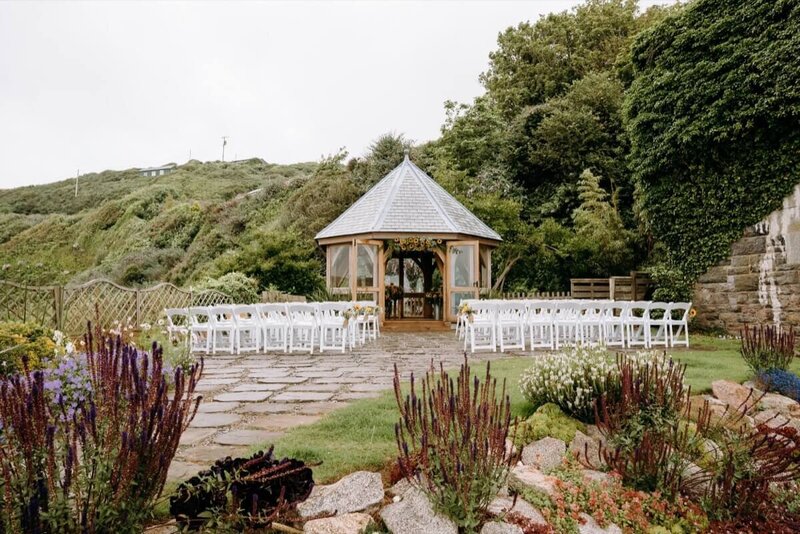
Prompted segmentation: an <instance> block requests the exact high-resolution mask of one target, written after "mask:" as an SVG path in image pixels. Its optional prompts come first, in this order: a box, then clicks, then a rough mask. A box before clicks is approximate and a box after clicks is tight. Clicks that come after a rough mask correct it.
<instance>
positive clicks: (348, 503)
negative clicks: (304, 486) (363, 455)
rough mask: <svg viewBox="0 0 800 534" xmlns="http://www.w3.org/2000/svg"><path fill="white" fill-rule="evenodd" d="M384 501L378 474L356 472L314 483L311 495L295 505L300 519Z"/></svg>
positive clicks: (352, 509) (373, 504) (362, 508)
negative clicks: (332, 479) (336, 478)
mask: <svg viewBox="0 0 800 534" xmlns="http://www.w3.org/2000/svg"><path fill="white" fill-rule="evenodd" d="M382 501H383V482H382V481H381V475H380V473H371V472H369V471H356V472H355V473H351V474H349V475H347V476H346V477H344V478H342V479H341V480H339V481H338V482H335V483H333V484H330V485H328V486H314V489H313V490H312V491H311V495H310V496H309V497H308V499H306V500H305V501H304V502H302V503H300V504H298V505H297V512H298V513H299V514H300V517H302V518H304V519H305V518H310V517H316V516H320V515H336V514H347V513H350V512H361V511H363V510H367V509H369V508H372V507H373V506H376V505H378V504H380V503H381V502H382Z"/></svg>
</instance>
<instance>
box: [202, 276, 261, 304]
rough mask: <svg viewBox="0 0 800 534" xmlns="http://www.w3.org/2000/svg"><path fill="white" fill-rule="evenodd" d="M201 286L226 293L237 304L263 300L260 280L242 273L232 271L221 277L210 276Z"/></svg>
mask: <svg viewBox="0 0 800 534" xmlns="http://www.w3.org/2000/svg"><path fill="white" fill-rule="evenodd" d="M200 287H201V288H202V289H215V290H217V291H220V292H222V293H225V294H226V295H228V296H229V297H231V298H232V299H233V302H235V303H236V304H253V303H255V302H260V300H261V299H260V298H259V296H258V282H256V281H255V280H253V279H252V278H250V277H249V276H247V275H244V274H242V273H237V272H230V273H228V274H225V275H223V276H220V277H219V278H209V279H208V280H206V281H205V282H203V283H202V284H201V285H200Z"/></svg>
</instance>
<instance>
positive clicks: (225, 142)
mask: <svg viewBox="0 0 800 534" xmlns="http://www.w3.org/2000/svg"><path fill="white" fill-rule="evenodd" d="M227 144H228V136H227V135H223V136H222V161H223V162H224V161H225V145H227Z"/></svg>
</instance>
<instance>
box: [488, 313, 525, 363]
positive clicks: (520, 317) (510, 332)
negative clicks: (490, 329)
mask: <svg viewBox="0 0 800 534" xmlns="http://www.w3.org/2000/svg"><path fill="white" fill-rule="evenodd" d="M495 325H496V328H497V334H496V335H497V339H498V340H499V342H500V352H505V351H506V349H521V350H525V304H524V302H522V301H517V302H499V303H498V304H497V305H496V307H495Z"/></svg>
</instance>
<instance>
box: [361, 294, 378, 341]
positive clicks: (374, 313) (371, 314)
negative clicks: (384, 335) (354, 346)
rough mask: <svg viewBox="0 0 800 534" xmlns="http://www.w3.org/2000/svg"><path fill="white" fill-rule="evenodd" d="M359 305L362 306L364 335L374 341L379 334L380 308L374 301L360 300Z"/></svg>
mask: <svg viewBox="0 0 800 534" xmlns="http://www.w3.org/2000/svg"><path fill="white" fill-rule="evenodd" d="M361 305H362V306H364V337H365V338H367V337H368V338H369V339H371V340H373V341H374V340H376V339H378V336H379V335H380V328H381V319H380V309H379V308H378V305H377V304H376V303H375V302H369V301H367V302H361Z"/></svg>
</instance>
